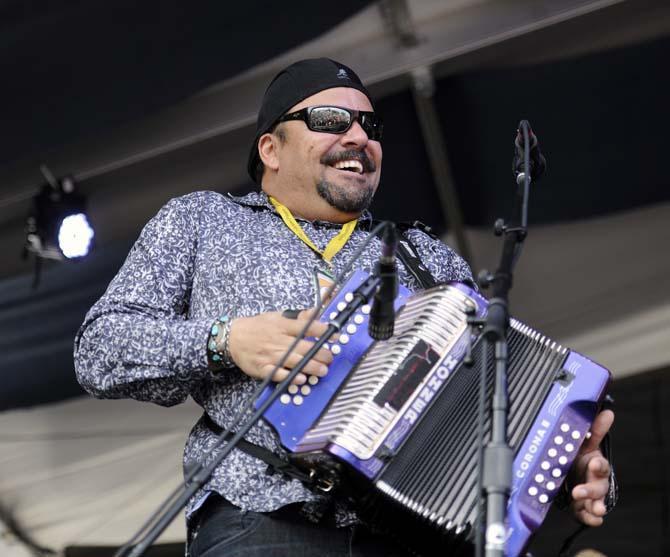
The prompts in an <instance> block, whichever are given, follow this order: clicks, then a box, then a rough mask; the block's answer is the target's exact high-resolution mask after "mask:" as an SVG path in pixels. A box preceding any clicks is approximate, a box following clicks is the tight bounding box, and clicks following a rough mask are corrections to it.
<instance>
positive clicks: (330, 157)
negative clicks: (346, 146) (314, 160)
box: [320, 149, 377, 172]
mask: <svg viewBox="0 0 670 557" xmlns="http://www.w3.org/2000/svg"><path fill="white" fill-rule="evenodd" d="M351 160H354V161H358V162H360V163H361V164H362V165H363V172H374V171H375V170H377V165H375V163H374V161H373V160H372V159H371V158H370V157H368V154H367V153H366V152H365V151H356V150H354V149H350V150H348V151H340V152H339V153H328V154H326V155H324V156H323V157H321V161H320V162H321V164H327V165H328V166H333V165H334V164H335V163H338V162H341V161H351Z"/></svg>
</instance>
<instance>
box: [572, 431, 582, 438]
mask: <svg viewBox="0 0 670 557" xmlns="http://www.w3.org/2000/svg"><path fill="white" fill-rule="evenodd" d="M581 436H582V434H581V433H579V431H577V430H576V429H575V430H574V431H573V432H572V438H573V439H574V440H575V441H576V440H577V439H579V438H580V437H581Z"/></svg>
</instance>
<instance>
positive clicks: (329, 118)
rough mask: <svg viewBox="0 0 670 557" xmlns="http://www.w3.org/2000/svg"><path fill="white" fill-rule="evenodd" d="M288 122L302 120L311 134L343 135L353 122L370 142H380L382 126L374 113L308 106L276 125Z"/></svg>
mask: <svg viewBox="0 0 670 557" xmlns="http://www.w3.org/2000/svg"><path fill="white" fill-rule="evenodd" d="M290 120H302V121H303V122H305V124H307V127H308V128H309V129H310V130H312V131H313V132H323V133H345V132H346V131H348V130H349V128H351V126H353V124H354V122H355V121H356V120H358V123H359V124H360V125H361V128H363V131H364V132H365V133H366V134H368V138H369V139H371V140H372V141H380V140H381V138H382V131H383V129H384V124H383V123H382V120H381V118H380V117H379V116H377V115H376V114H375V113H374V112H368V111H364V110H351V109H349V108H342V107H341V106H308V107H306V108H303V109H302V110H297V111H296V112H290V113H288V114H284V115H283V116H282V117H281V118H279V120H277V123H278V124H279V123H280V122H288V121H290Z"/></svg>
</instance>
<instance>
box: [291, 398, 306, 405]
mask: <svg viewBox="0 0 670 557" xmlns="http://www.w3.org/2000/svg"><path fill="white" fill-rule="evenodd" d="M303 400H304V399H303V398H302V397H301V396H300V395H295V396H294V397H293V404H295V405H296V406H300V405H301V404H302V403H303Z"/></svg>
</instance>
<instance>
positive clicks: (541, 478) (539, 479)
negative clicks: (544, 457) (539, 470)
mask: <svg viewBox="0 0 670 557" xmlns="http://www.w3.org/2000/svg"><path fill="white" fill-rule="evenodd" d="M535 481H536V482H537V483H539V484H541V483H542V482H543V481H544V476H543V475H542V474H535Z"/></svg>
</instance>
